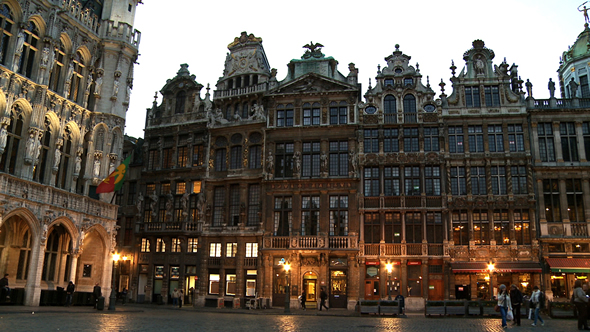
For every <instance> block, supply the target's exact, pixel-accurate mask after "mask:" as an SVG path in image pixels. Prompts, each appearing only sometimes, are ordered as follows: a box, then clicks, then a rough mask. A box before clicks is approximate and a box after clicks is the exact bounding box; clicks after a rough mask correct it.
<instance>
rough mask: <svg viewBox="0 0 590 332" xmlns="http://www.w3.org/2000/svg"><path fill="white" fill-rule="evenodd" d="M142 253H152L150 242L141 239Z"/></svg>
mask: <svg viewBox="0 0 590 332" xmlns="http://www.w3.org/2000/svg"><path fill="white" fill-rule="evenodd" d="M141 252H150V240H149V239H146V238H142V239H141Z"/></svg>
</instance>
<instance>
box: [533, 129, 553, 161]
mask: <svg viewBox="0 0 590 332" xmlns="http://www.w3.org/2000/svg"><path fill="white" fill-rule="evenodd" d="M537 134H538V136H539V158H541V161H555V146H554V143H553V125H552V124H551V123H550V122H547V123H539V124H538V125H537Z"/></svg>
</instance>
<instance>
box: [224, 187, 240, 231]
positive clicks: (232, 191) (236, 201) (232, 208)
mask: <svg viewBox="0 0 590 332" xmlns="http://www.w3.org/2000/svg"><path fill="white" fill-rule="evenodd" d="M239 223H240V185H238V184H232V185H231V186H230V187H229V222H228V223H227V224H228V226H238V224H239Z"/></svg>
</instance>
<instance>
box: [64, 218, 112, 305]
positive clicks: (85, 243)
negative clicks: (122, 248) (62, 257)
mask: <svg viewBox="0 0 590 332" xmlns="http://www.w3.org/2000/svg"><path fill="white" fill-rule="evenodd" d="M101 230H102V232H101ZM103 233H106V232H104V229H101V227H100V226H95V227H92V228H90V229H89V230H88V231H86V232H85V233H84V237H83V239H82V240H81V248H80V256H79V258H78V261H77V265H76V278H75V280H73V281H74V283H75V284H76V289H77V290H79V291H85V292H90V291H92V288H93V287H94V284H95V283H97V282H98V283H99V284H101V285H102V286H103V294H104V293H105V290H106V289H107V288H108V287H109V283H110V277H111V276H110V271H111V268H110V266H107V263H108V262H109V261H111V260H110V259H106V258H105V257H108V258H110V255H108V251H109V247H108V245H107V243H106V241H105V237H104V235H105V234H103ZM105 286H106V287H105Z"/></svg>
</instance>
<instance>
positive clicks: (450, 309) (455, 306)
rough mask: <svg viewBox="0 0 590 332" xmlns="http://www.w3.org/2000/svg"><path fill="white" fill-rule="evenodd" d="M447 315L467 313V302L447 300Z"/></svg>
mask: <svg viewBox="0 0 590 332" xmlns="http://www.w3.org/2000/svg"><path fill="white" fill-rule="evenodd" d="M445 307H446V314H447V315H465V310H466V309H465V302H464V301H461V302H458V301H445Z"/></svg>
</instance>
